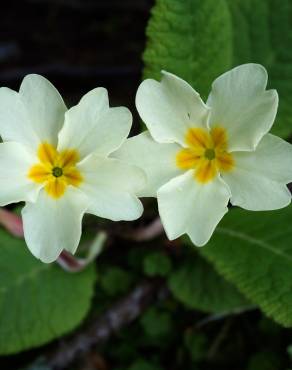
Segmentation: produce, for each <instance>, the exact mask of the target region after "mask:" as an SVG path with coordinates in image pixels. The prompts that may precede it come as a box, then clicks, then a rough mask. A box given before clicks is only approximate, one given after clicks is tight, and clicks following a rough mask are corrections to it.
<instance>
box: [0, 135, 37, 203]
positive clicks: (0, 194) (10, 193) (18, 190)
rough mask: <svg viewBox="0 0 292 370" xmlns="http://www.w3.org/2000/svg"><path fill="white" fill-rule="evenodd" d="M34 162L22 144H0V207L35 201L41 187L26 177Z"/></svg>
mask: <svg viewBox="0 0 292 370" xmlns="http://www.w3.org/2000/svg"><path fill="white" fill-rule="evenodd" d="M35 162H36V157H35V156H33V155H32V154H31V153H30V151H29V150H27V149H26V148H25V147H24V146H23V145H22V144H19V143H14V142H9V143H2V144H0V169H1V170H0V184H1V191H0V206H4V205H7V204H10V203H16V202H20V201H31V202H34V201H35V200H36V197H37V195H38V192H39V189H40V188H41V187H42V185H40V184H36V183H35V182H33V181H31V180H30V179H29V177H28V173H29V169H30V168H31V167H32V166H33V164H34V163H35Z"/></svg>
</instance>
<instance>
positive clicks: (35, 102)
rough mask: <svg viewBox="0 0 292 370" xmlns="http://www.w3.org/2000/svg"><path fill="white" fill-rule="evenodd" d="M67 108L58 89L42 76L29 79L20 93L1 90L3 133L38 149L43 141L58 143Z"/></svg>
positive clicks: (3, 136) (10, 139) (0, 116)
mask: <svg viewBox="0 0 292 370" xmlns="http://www.w3.org/2000/svg"><path fill="white" fill-rule="evenodd" d="M66 109H67V108H66V106H65V104H64V102H63V100H62V98H61V96H60V94H59V93H58V91H57V90H56V89H55V87H54V86H53V85H52V84H51V83H50V82H49V81H48V80H46V79H45V78H44V77H42V76H39V75H34V74H33V75H28V76H26V77H25V78H24V79H23V81H22V84H21V86H20V90H19V93H17V92H16V91H13V90H11V89H7V88H5V87H3V88H1V89H0V134H1V136H2V139H3V140H4V141H15V142H20V143H23V144H26V145H28V146H30V147H33V148H37V146H38V145H39V143H40V142H41V141H48V142H50V143H51V144H56V141H57V135H58V131H59V130H60V128H61V126H62V124H63V122H64V113H65V111H66Z"/></svg>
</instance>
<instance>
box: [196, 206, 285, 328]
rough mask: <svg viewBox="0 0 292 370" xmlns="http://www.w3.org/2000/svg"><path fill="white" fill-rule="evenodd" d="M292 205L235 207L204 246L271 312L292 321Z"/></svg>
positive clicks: (221, 269)
mask: <svg viewBox="0 0 292 370" xmlns="http://www.w3.org/2000/svg"><path fill="white" fill-rule="evenodd" d="M291 219H292V207H287V208H284V209H282V210H279V211H273V212H247V211H245V210H241V209H233V210H231V211H230V212H229V213H228V214H227V215H226V216H225V217H224V219H223V220H222V221H221V223H220V225H219V226H218V227H217V229H216V231H215V233H214V235H213V237H212V239H211V241H210V242H209V243H208V245H207V246H205V247H203V248H200V249H198V250H199V251H200V253H201V254H202V255H203V256H204V257H206V258H207V259H208V260H209V261H210V262H212V263H213V264H214V266H215V268H216V269H217V270H218V272H220V273H221V274H222V275H223V276H225V278H226V279H227V280H229V281H230V282H232V283H234V284H235V285H236V286H237V287H238V289H239V290H240V291H242V292H243V293H244V294H245V295H246V296H247V297H248V298H249V299H250V300H251V301H252V302H254V303H256V304H257V305H259V306H260V308H261V309H262V310H263V312H264V313H266V314H267V316H269V317H271V318H273V319H274V320H276V321H277V322H278V323H280V324H282V325H284V326H286V327H291V326H292V244H291V235H292V228H291Z"/></svg>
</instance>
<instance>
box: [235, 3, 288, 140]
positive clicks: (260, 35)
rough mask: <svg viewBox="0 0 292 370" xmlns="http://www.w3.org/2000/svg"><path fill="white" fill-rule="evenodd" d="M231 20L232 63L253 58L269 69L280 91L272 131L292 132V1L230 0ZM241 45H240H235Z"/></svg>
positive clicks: (280, 132)
mask: <svg viewBox="0 0 292 370" xmlns="http://www.w3.org/2000/svg"><path fill="white" fill-rule="evenodd" d="M229 6H230V10H231V14H232V23H233V27H232V29H233V43H234V47H233V65H234V66H236V65H238V64H242V63H249V62H256V63H261V64H263V65H264V66H265V67H266V68H267V70H268V72H269V86H270V87H271V88H273V89H277V90H278V93H279V95H280V103H279V111H278V116H277V119H276V122H275V125H274V126H273V129H272V132H273V133H274V134H276V135H279V136H281V137H284V138H285V137H286V138H287V137H288V136H290V135H291V134H292V104H291V100H292V49H291V44H292V22H291V17H292V2H291V0H281V1H278V0H229ZM238 45H240V47H238Z"/></svg>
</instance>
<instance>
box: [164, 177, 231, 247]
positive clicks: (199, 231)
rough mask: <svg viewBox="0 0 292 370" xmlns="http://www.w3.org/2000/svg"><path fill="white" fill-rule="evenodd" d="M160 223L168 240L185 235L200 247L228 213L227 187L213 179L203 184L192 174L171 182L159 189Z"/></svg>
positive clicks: (228, 193) (228, 194)
mask: <svg viewBox="0 0 292 370" xmlns="http://www.w3.org/2000/svg"><path fill="white" fill-rule="evenodd" d="M157 198H158V208H159V214H160V217H161V221H162V223H163V225H164V228H165V231H166V233H167V235H168V238H169V239H170V240H173V239H175V238H178V237H179V236H181V235H183V234H184V233H186V234H188V235H189V237H190V238H191V240H192V242H193V243H194V244H195V245H197V246H202V245H204V244H206V243H207V242H208V240H209V239H210V237H211V235H212V233H213V231H214V229H215V227H216V226H217V224H218V223H219V221H220V220H221V218H222V217H223V216H224V215H225V213H226V212H227V211H228V209H227V204H228V200H229V198H230V191H229V188H228V186H227V185H226V184H225V183H224V182H223V181H222V180H221V179H220V178H219V177H216V178H215V179H214V180H213V181H210V182H208V183H206V184H204V185H201V184H200V183H198V182H197V181H195V179H194V171H188V172H186V173H185V174H183V175H181V176H178V177H176V178H174V179H172V180H170V181H169V182H168V183H167V184H165V185H164V186H162V187H161V188H160V189H159V190H158V196H157Z"/></svg>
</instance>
